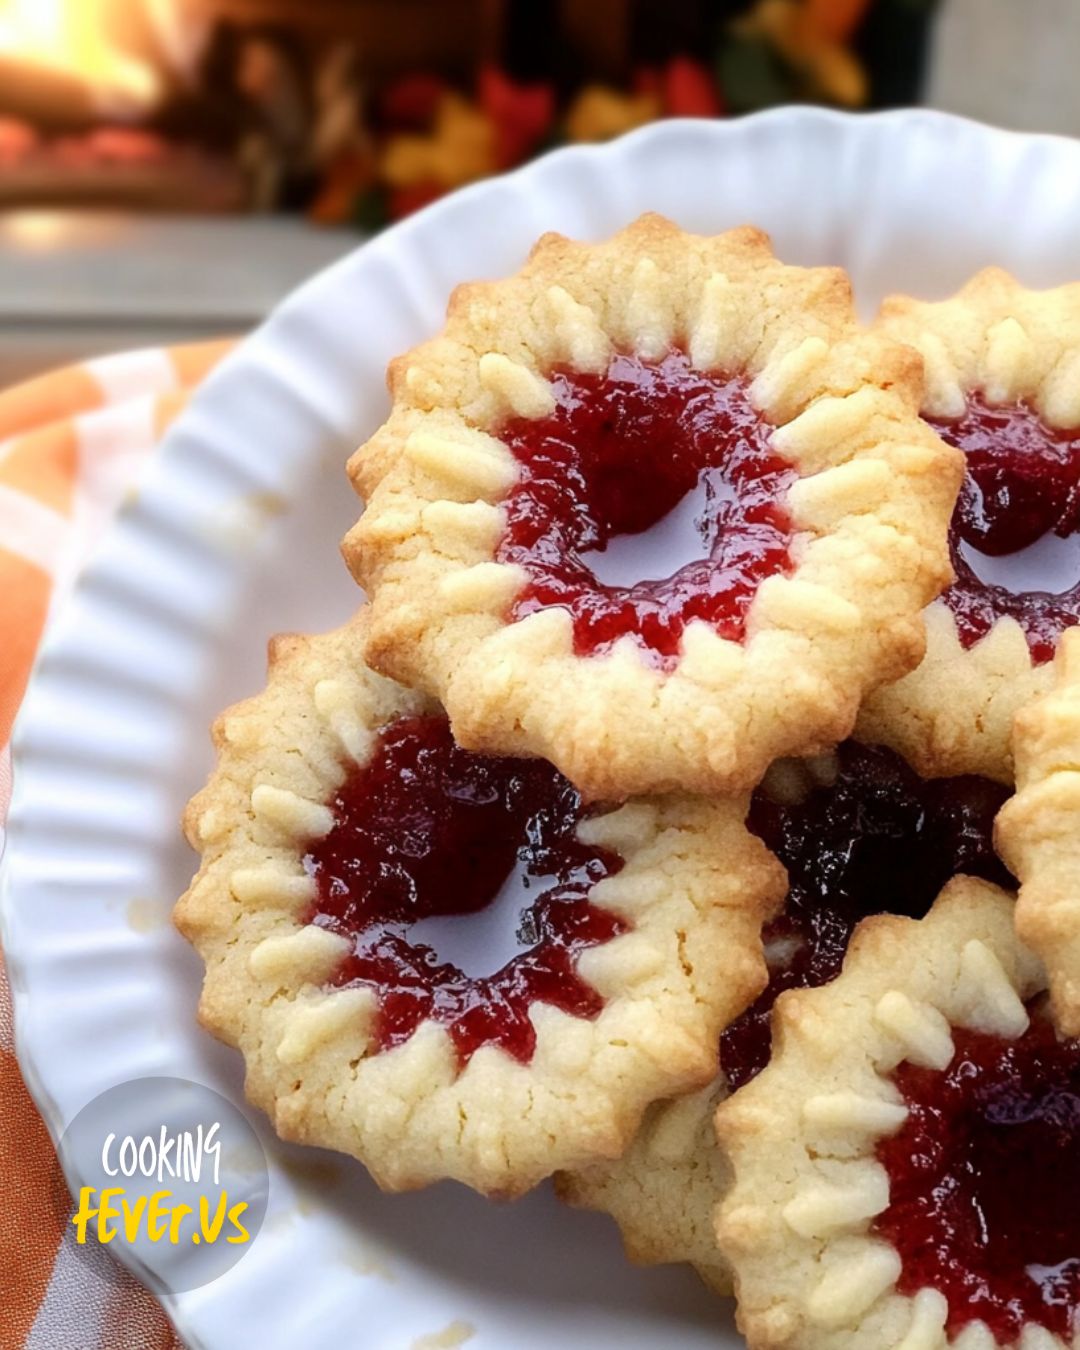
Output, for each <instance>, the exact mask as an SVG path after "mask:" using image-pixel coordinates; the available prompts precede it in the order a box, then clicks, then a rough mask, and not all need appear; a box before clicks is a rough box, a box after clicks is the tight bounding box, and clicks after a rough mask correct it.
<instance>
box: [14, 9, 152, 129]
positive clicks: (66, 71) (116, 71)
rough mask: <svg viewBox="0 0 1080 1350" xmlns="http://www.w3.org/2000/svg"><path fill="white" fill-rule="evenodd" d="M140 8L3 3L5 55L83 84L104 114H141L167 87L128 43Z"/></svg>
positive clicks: (28, 65) (149, 64)
mask: <svg viewBox="0 0 1080 1350" xmlns="http://www.w3.org/2000/svg"><path fill="white" fill-rule="evenodd" d="M140 4H141V0H123V3H121V4H117V3H116V2H115V0H111V2H107V0H0V57H2V58H3V60H4V61H5V62H10V61H17V62H18V63H19V64H21V65H23V64H24V65H26V66H27V67H30V68H32V67H38V68H42V69H44V70H46V71H49V72H52V73H55V74H59V75H64V76H69V77H73V78H74V79H77V80H79V81H80V82H81V83H82V84H84V85H86V86H87V88H88V89H89V90H90V92H91V94H92V96H93V100H94V103H95V104H96V106H97V107H98V108H99V110H100V111H101V112H103V113H107V114H111V115H116V116H132V115H135V114H137V113H139V112H142V111H145V110H146V109H147V108H149V107H151V106H152V105H153V104H154V103H155V102H156V100H157V98H158V96H159V94H160V93H161V86H162V81H161V77H160V75H159V74H158V72H157V71H156V70H155V68H154V66H153V65H152V64H151V63H150V62H149V61H147V60H144V59H141V58H140V57H139V56H137V55H135V54H134V53H132V52H130V51H127V50H125V48H124V45H123V33H124V18H125V11H127V18H128V19H129V20H130V19H131V17H132V10H133V9H136V8H138V7H139V6H140ZM154 8H155V9H160V6H159V5H155V6H154Z"/></svg>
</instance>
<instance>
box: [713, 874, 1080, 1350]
mask: <svg viewBox="0 0 1080 1350" xmlns="http://www.w3.org/2000/svg"><path fill="white" fill-rule="evenodd" d="M1013 908H1014V901H1013V900H1012V898H1011V897H1010V896H1008V895H1007V894H1005V893H1004V892H1003V891H1000V890H999V889H998V888H997V887H994V886H991V885H989V884H987V883H985V882H981V881H975V880H973V879H970V878H959V879H957V880H956V881H954V882H952V883H951V884H950V885H949V886H948V887H947V888H946V889H945V891H944V892H943V893H942V896H941V898H940V899H939V900H938V901H937V903H936V904H935V906H934V907H933V909H932V910H931V912H930V914H929V915H928V916H927V917H926V918H925V919H922V920H918V921H913V920H911V919H904V918H896V917H892V916H889V917H879V918H874V919H868V920H866V921H865V922H864V923H863V924H862V925H860V927H859V929H858V931H857V932H856V935H855V938H854V940H853V941H852V944H851V948H850V951H849V953H848V957H847V960H846V962H845V964H844V970H843V973H842V974H841V975H840V977H839V978H838V979H837V980H835V981H834V982H833V983H832V984H830V985H829V986H827V987H826V988H822V989H814V990H800V991H795V992H791V993H788V994H785V995H784V996H783V997H782V998H781V999H780V1000H779V1001H778V1003H777V1007H776V1012H777V1020H776V1037H777V1039H776V1048H775V1050H774V1053H773V1058H772V1061H771V1063H770V1064H769V1066H768V1068H766V1069H765V1070H764V1072H762V1073H761V1074H760V1075H759V1076H758V1078H757V1079H756V1080H755V1081H754V1082H753V1083H751V1084H750V1085H749V1086H748V1087H747V1088H745V1089H744V1090H743V1091H742V1092H740V1093H737V1094H736V1095H735V1096H733V1097H731V1098H730V1099H729V1100H728V1101H727V1102H725V1103H723V1104H722V1105H721V1107H720V1109H719V1111H718V1113H717V1128H718V1131H719V1134H720V1137H721V1139H722V1141H723V1143H724V1145H725V1146H726V1148H727V1150H728V1152H729V1155H730V1157H731V1160H732V1165H733V1167H734V1170H735V1183H734V1185H733V1187H732V1189H731V1190H730V1192H729V1194H728V1196H727V1198H726V1199H725V1201H724V1202H723V1204H722V1206H721V1209H720V1214H719V1221H718V1234H719V1238H720V1243H721V1246H722V1247H723V1249H724V1251H725V1252H726V1253H727V1255H728V1257H729V1259H730V1260H731V1262H732V1265H733V1267H734V1270H735V1282H736V1289H737V1296H738V1300H739V1322H740V1325H741V1327H742V1328H743V1330H744V1332H745V1334H746V1336H747V1339H748V1341H749V1343H750V1346H751V1347H754V1348H756V1347H769V1346H792V1347H796V1346H797V1347H829V1348H831V1350H848V1348H849V1347H850V1348H851V1350H855V1348H856V1347H860V1348H861V1347H871V1346H873V1347H878V1346H882V1347H883V1346H895V1347H903V1350H922V1348H924V1347H925V1348H926V1350H929V1348H930V1347H935V1348H936V1347H941V1348H943V1347H944V1346H945V1345H946V1344H948V1345H951V1346H953V1347H957V1348H958V1350H993V1348H994V1347H1022V1350H1052V1347H1055V1346H1056V1347H1065V1346H1073V1345H1074V1344H1075V1334H1076V1332H1077V1330H1078V1329H1080V1324H1078V1322H1077V1317H1076V1314H1077V1309H1078V1306H1080V1211H1078V1209H1077V1204H1076V1196H1077V1194H1078V1193H1080V1042H1077V1041H1073V1040H1064V1039H1062V1038H1061V1037H1060V1036H1059V1034H1058V1031H1057V1029H1056V1028H1055V1026H1054V1024H1053V1022H1052V1020H1051V1018H1050V1016H1049V1012H1048V1010H1047V1007H1046V1001H1045V999H1043V998H1042V997H1041V994H1042V991H1043V989H1044V987H1045V977H1044V975H1043V973H1042V969H1041V967H1040V965H1039V962H1038V961H1037V959H1036V958H1035V957H1034V956H1033V955H1032V954H1031V953H1030V952H1029V951H1028V950H1027V949H1026V948H1025V947H1023V946H1022V945H1021V944H1020V942H1019V940H1018V939H1017V938H1016V936H1015V929H1014V924H1013Z"/></svg>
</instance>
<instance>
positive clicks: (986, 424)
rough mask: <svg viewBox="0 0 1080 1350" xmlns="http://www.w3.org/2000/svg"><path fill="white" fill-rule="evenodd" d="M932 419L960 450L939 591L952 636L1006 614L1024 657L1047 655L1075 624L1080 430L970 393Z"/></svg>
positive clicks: (1079, 578)
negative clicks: (962, 405)
mask: <svg viewBox="0 0 1080 1350" xmlns="http://www.w3.org/2000/svg"><path fill="white" fill-rule="evenodd" d="M934 426H935V429H936V430H937V431H938V433H939V435H940V436H941V437H942V438H943V439H944V440H946V441H948V442H949V443H950V445H955V446H957V447H959V449H961V450H963V452H964V454H965V455H966V457H967V472H966V474H965V476H964V484H963V487H962V488H961V491H960V499H959V501H958V502H957V506H956V510H955V512H954V513H953V519H952V526H951V528H950V533H949V542H950V547H951V552H952V561H953V567H954V568H955V570H956V580H955V581H954V582H953V584H952V585H951V586H950V587H949V589H948V590H947V591H946V592H945V594H944V597H943V598H944V600H945V603H946V604H947V605H948V606H949V608H950V609H951V610H952V612H953V614H954V615H955V616H956V625H957V630H958V632H959V636H960V640H961V642H962V643H963V645H964V646H965V647H970V646H971V645H972V644H973V643H975V642H977V641H978V640H979V639H980V638H981V637H985V636H986V634H987V633H988V632H989V631H990V629H991V628H992V627H993V626H994V624H995V623H996V622H997V620H998V619H1000V618H1004V617H1005V616H1006V615H1009V616H1011V617H1012V618H1014V619H1015V620H1016V622H1017V623H1018V624H1019V625H1020V627H1021V628H1022V629H1023V632H1024V635H1025V637H1026V638H1027V642H1028V647H1029V648H1030V649H1031V655H1032V659H1033V660H1034V661H1036V662H1037V663H1039V662H1044V661H1049V660H1050V658H1051V657H1052V656H1053V654H1054V648H1055V646H1056V644H1057V639H1058V637H1059V636H1060V634H1061V632H1062V630H1063V629H1065V628H1071V627H1072V626H1073V625H1074V624H1076V623H1078V622H1080V435H1078V434H1077V433H1076V432H1064V431H1055V430H1053V429H1052V428H1050V427H1048V426H1047V425H1046V424H1045V423H1044V422H1043V421H1042V419H1041V418H1040V417H1039V414H1038V413H1037V412H1036V411H1035V410H1034V409H1033V408H1030V407H1028V406H1027V405H1026V404H1013V405H1011V406H1008V407H999V408H994V407H990V406H989V405H988V404H987V403H986V402H985V400H984V399H983V398H982V397H981V396H980V395H978V394H972V395H970V396H969V398H968V405H967V409H966V411H965V412H964V414H963V416H961V417H959V418H955V419H951V420H949V421H937V422H935V423H934Z"/></svg>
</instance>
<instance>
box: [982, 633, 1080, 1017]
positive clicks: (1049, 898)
mask: <svg viewBox="0 0 1080 1350" xmlns="http://www.w3.org/2000/svg"><path fill="white" fill-rule="evenodd" d="M1053 672H1054V685H1053V687H1052V688H1051V690H1050V691H1049V692H1048V693H1046V694H1045V695H1043V697H1042V698H1039V699H1036V700H1034V702H1032V703H1029V704H1028V705H1027V706H1026V707H1024V708H1022V709H1021V710H1020V712H1019V713H1018V715H1017V718H1016V723H1015V726H1014V728H1013V751H1014V754H1015V757H1016V795H1015V796H1014V797H1011V798H1010V799H1009V800H1008V801H1007V802H1006V803H1005V805H1004V806H1003V807H1002V809H1001V811H1000V812H999V813H998V818H997V823H996V826H995V831H994V834H995V842H996V844H997V849H998V852H999V853H1000V854H1001V856H1002V858H1004V860H1005V863H1006V865H1007V866H1008V867H1009V869H1010V871H1011V872H1012V873H1013V875H1014V876H1016V877H1018V878H1019V880H1020V898H1019V901H1018V903H1017V906H1016V931H1017V933H1018V934H1019V935H1020V938H1021V940H1022V941H1023V942H1025V943H1027V945H1028V946H1029V947H1030V948H1031V949H1032V951H1034V952H1035V953H1036V954H1037V955H1038V956H1040V957H1041V958H1042V959H1043V961H1044V962H1045V963H1046V971H1047V975H1048V977H1049V981H1050V999H1051V1004H1052V1006H1053V1010H1054V1018H1055V1020H1056V1021H1057V1023H1058V1024H1059V1026H1060V1027H1061V1029H1062V1030H1063V1031H1064V1032H1065V1034H1066V1035H1067V1036H1080V629H1070V630H1069V632H1067V633H1065V634H1064V635H1063V636H1062V640H1061V641H1060V642H1059V643H1058V649H1057V655H1056V657H1055V658H1054V663H1053Z"/></svg>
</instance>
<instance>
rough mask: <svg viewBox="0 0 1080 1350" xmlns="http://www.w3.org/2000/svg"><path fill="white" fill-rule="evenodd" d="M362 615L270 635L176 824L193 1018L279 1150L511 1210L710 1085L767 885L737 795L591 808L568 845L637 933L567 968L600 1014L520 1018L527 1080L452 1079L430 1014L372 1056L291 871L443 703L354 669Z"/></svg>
mask: <svg viewBox="0 0 1080 1350" xmlns="http://www.w3.org/2000/svg"><path fill="white" fill-rule="evenodd" d="M366 622H367V620H366V616H364V615H362V616H361V617H360V619H359V620H358V621H357V622H355V623H354V624H352V625H350V626H348V627H346V628H344V629H341V630H339V631H337V632H335V633H330V634H327V635H325V636H321V637H312V638H306V637H290V638H284V639H279V640H278V641H277V642H276V643H275V644H274V646H273V649H272V654H271V665H270V674H269V682H268V685H267V688H266V690H265V691H264V692H263V693H262V694H259V695H258V696H256V697H255V698H253V699H249V700H248V701H247V702H246V703H242V704H239V705H238V706H237V707H235V708H233V709H231V710H230V711H228V712H226V713H225V714H224V715H223V716H222V717H221V718H220V719H219V721H218V722H217V724H216V726H215V729H214V739H215V744H216V747H217V751H218V766H217V769H216V770H215V772H214V774H213V775H212V777H211V779H210V781H209V783H208V785H207V786H206V788H204V789H203V790H202V791H201V792H200V793H199V794H198V795H197V796H196V797H195V798H194V799H193V800H192V802H191V803H190V805H189V808H188V811H187V815H186V819H185V826H186V829H187V833H188V837H189V839H190V840H191V842H192V844H193V846H194V847H195V848H196V849H197V850H198V851H199V852H200V853H201V855H202V865H201V867H200V869H199V872H198V874H197V876H196V877H195V879H194V880H193V882H192V885H191V888H190V889H189V890H188V892H187V894H186V895H185V896H184V897H183V898H182V899H181V901H180V902H179V904H178V906H177V910H176V922H177V925H178V927H179V928H180V930H181V932H182V933H183V934H184V935H185V936H186V937H187V938H188V939H189V940H190V941H191V942H192V943H193V944H194V945H195V947H196V948H197V949H198V951H199V953H200V954H201V956H202V957H203V960H204V961H205V963H206V981H205V986H204V990H203V996H202V1000H201V1003H200V1016H201V1019H202V1021H203V1022H204V1024H205V1025H206V1026H207V1027H208V1028H209V1029H210V1030H211V1031H212V1032H213V1033H214V1034H215V1035H217V1036H219V1037H220V1038H221V1039H223V1040H225V1041H227V1042H228V1043H229V1044H231V1045H234V1046H237V1047H238V1048H239V1049H240V1050H241V1051H242V1052H243V1054H244V1058H245V1060H246V1065H247V1080H246V1085H247V1091H248V1094H249V1096H250V1098H251V1100H252V1101H253V1102H254V1103H255V1104H256V1105H258V1106H259V1107H261V1108H262V1109H263V1110H265V1111H266V1112H267V1114H268V1115H269V1116H270V1117H271V1119H272V1121H273V1122H274V1126H275V1128H276V1129H277V1131H278V1133H279V1134H280V1135H281V1136H282V1137H283V1138H287V1139H292V1140H297V1141H299V1142H303V1143H310V1144H315V1145H319V1146H321V1147H326V1148H334V1149H339V1150H341V1151H342V1152H345V1153H349V1154H352V1155H354V1156H355V1157H357V1158H359V1159H360V1160H361V1161H363V1162H364V1163H365V1164H366V1165H367V1167H368V1168H369V1170H370V1171H371V1172H372V1173H373V1175H374V1176H375V1178H376V1180H377V1181H378V1182H379V1183H380V1184H381V1185H382V1186H384V1187H385V1188H387V1189H392V1190H397V1189H406V1188H409V1187H415V1186H421V1185H424V1184H426V1183H428V1182H432V1181H435V1180H438V1179H439V1178H442V1177H453V1178H456V1179H457V1180H460V1181H463V1182H465V1183H466V1184H467V1185H470V1186H473V1187H474V1188H476V1189H477V1190H480V1191H483V1192H485V1193H492V1194H498V1195H513V1194H517V1193H519V1192H521V1191H524V1190H526V1189H527V1188H528V1187H530V1186H532V1185H533V1184H535V1183H536V1182H537V1181H539V1180H540V1179H541V1178H543V1177H545V1176H547V1175H549V1174H550V1173H551V1172H553V1171H555V1170H556V1169H557V1168H560V1167H578V1166H583V1165H586V1164H588V1163H590V1162H592V1161H595V1160H597V1159H600V1158H610V1157H615V1156H617V1155H618V1154H619V1153H620V1152H621V1151H622V1150H623V1148H624V1147H625V1146H626V1144H627V1143H628V1142H629V1141H630V1139H631V1138H632V1137H633V1134H634V1132H635V1130H636V1129H637V1126H638V1123H639V1121H640V1119H641V1115H642V1112H643V1111H644V1110H645V1108H646V1107H647V1106H648V1105H649V1104H650V1103H651V1102H653V1101H655V1100H658V1099H660V1098H664V1097H669V1096H672V1095H673V1094H676V1093H681V1092H685V1091H689V1090H692V1089H694V1088H696V1087H699V1086H701V1085H702V1084H705V1083H708V1082H709V1081H710V1080H711V1079H712V1078H713V1077H714V1075H715V1072H716V1057H717V1041H718V1036H719V1032H720V1029H721V1027H722V1026H723V1025H724V1024H725V1023H726V1022H727V1021H728V1020H729V1019H730V1018H731V1017H732V1016H734V1015H735V1014H736V1013H737V1012H739V1011H740V1010H741V1009H742V1008H743V1007H744V1006H745V1005H746V1004H747V1003H748V1002H749V1001H750V1000H752V998H753V997H754V996H755V995H756V993H757V991H758V990H759V989H760V988H761V987H762V985H763V983H764V980H765V967H764V962H763V959H762V952H761V941H760V930H761V924H762V922H763V920H764V919H765V918H766V917H767V914H768V913H769V912H770V911H771V909H772V908H773V907H774V906H775V904H776V903H778V902H779V899H780V896H781V894H782V891H783V878H782V874H781V872H780V869H779V868H778V866H777V864H776V863H775V862H774V860H772V859H771V858H770V856H769V855H768V853H767V851H766V850H765V848H764V846H763V845H761V844H760V842H759V841H758V840H756V839H754V838H753V837H752V836H751V835H750V834H749V832H748V831H747V830H746V828H745V826H744V825H743V818H744V815H745V809H746V802H745V801H744V800H741V799H740V800H732V801H728V802H721V801H716V802H712V801H707V800H703V799H696V798H688V797H680V796H672V797H670V798H665V799H662V800H648V799H646V800H642V801H637V802H634V803H633V804H631V805H628V806H624V807H622V808H618V809H610V810H607V811H605V812H603V813H601V814H596V815H591V816H589V817H587V818H585V819H583V820H582V821H581V822H580V824H579V826H578V834H579V837H580V838H581V839H583V840H585V841H586V842H588V843H590V844H595V845H596V846H598V847H600V848H603V849H606V850H610V851H611V852H613V853H616V854H618V855H619V856H621V857H622V858H623V859H624V866H623V867H622V869H621V870H620V871H618V872H617V873H614V874H612V875H610V876H607V877H605V878H604V879H603V880H601V881H599V882H598V883H596V885H594V887H593V889H592V891H591V892H590V893H589V901H590V903H591V904H593V905H595V906H598V907H600V908H606V909H609V910H611V911H614V912H615V913H616V914H618V916H619V917H620V918H621V919H623V921H624V922H625V923H627V924H628V925H629V931H627V932H625V933H622V934H620V935H619V936H617V937H616V938H614V939H612V940H611V941H609V942H607V943H605V944H604V945H602V946H599V947H594V948H590V949H589V950H587V951H585V952H583V953H582V954H581V955H580V956H579V957H578V960H577V973H578V975H579V976H580V977H581V978H582V979H583V980H585V981H586V983H588V984H589V985H591V986H592V988H593V989H595V990H596V991H597V992H598V993H599V994H601V995H602V997H603V999H604V1007H603V1009H602V1011H601V1012H600V1013H599V1015H598V1016H596V1017H595V1018H594V1019H592V1020H587V1019H585V1018H579V1017H573V1016H570V1015H568V1014H566V1013H563V1012H561V1011H559V1010H557V1009H555V1008H554V1007H551V1006H549V1005H543V1004H534V1005H533V1008H532V1010H531V1014H530V1016H531V1018H532V1021H533V1025H534V1027H535V1030H536V1050H535V1053H534V1055H533V1057H532V1059H531V1061H530V1062H529V1063H528V1064H523V1063H520V1062H519V1061H518V1060H516V1059H513V1058H511V1057H510V1056H509V1055H508V1054H506V1053H505V1052H503V1051H502V1050H501V1049H498V1048H496V1047H495V1046H493V1045H485V1046H482V1047H481V1048H480V1049H478V1050H477V1051H476V1052H475V1053H474V1054H473V1055H472V1057H471V1058H470V1059H468V1061H467V1063H466V1064H465V1066H464V1067H463V1068H461V1067H460V1066H459V1063H458V1060H457V1057H456V1055H455V1052H454V1049H453V1046H452V1043H451V1040H450V1037H449V1035H448V1033H447V1031H446V1030H445V1029H444V1027H443V1026H441V1025H440V1024H438V1023H436V1022H434V1021H424V1022H422V1023H421V1024H420V1026H419V1027H418V1029H417V1030H416V1031H415V1032H414V1033H413V1034H412V1035H411V1036H410V1037H409V1039H408V1040H407V1041H405V1042H404V1043H403V1044H401V1045H399V1046H396V1047H395V1048H393V1049H390V1050H382V1051H380V1050H379V1049H378V1045H377V1042H376V1040H375V1037H374V1035H373V1027H374V1019H375V1018H376V1016H377V998H376V994H375V993H374V991H373V990H372V989H370V988H368V987H362V986H356V987H347V986H346V987H341V988H335V987H333V986H332V985H331V984H330V983H329V981H331V980H332V978H333V973H334V971H335V970H336V968H337V967H338V966H339V964H340V962H341V961H342V960H343V959H344V957H345V956H346V955H347V954H348V953H349V952H350V951H351V944H350V943H349V942H348V941H347V939H345V938H344V937H341V936H340V935H338V934H335V933H332V932H329V931H328V930H326V929H324V928H320V927H318V926H316V925H314V924H311V923H308V922H307V921H306V915H307V914H308V913H309V912H310V908H311V905H312V903H313V901H314V899H315V886H314V883H313V881H312V880H311V878H310V877H309V876H308V875H307V873H306V872H305V869H304V867H303V863H302V859H303V856H304V854H305V852H306V849H307V847H308V845H309V844H310V841H311V840H312V839H313V838H317V837H319V836H320V835H321V834H325V833H326V832H327V831H328V830H329V828H330V827H331V824H332V822H333V816H332V813H331V812H330V810H329V809H328V807H327V806H326V805H325V803H326V802H327V801H328V800H331V799H332V798H333V796H334V793H335V792H336V791H337V789H338V788H339V786H340V785H341V783H342V782H343V780H344V778H345V775H346V771H347V767H346V766H347V765H349V764H350V762H356V763H359V764H361V765H363V764H365V763H367V762H368V760H369V759H370V757H371V755H372V753H373V751H374V750H375V749H376V748H377V732H378V729H379V728H380V727H381V726H383V725H385V724H387V723H389V722H391V721H392V720H393V719H395V718H396V717H398V716H401V715H403V714H413V713H417V712H433V711H436V710H435V709H434V707H433V706H432V705H431V704H429V703H427V702H426V701H425V700H424V699H423V698H422V697H421V696H419V695H416V694H413V693H409V692H408V691H406V690H404V689H403V688H401V687H400V686H397V685H394V684H393V683H391V682H390V681H389V680H387V679H384V678H382V677H381V676H378V675H376V674H374V673H373V672H371V671H370V670H368V669H367V668H366V667H365V666H364V665H363V663H362V661H361V659H360V652H361V651H362V649H363V644H364V638H365V634H364V632H363V629H364V626H365V624H366Z"/></svg>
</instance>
